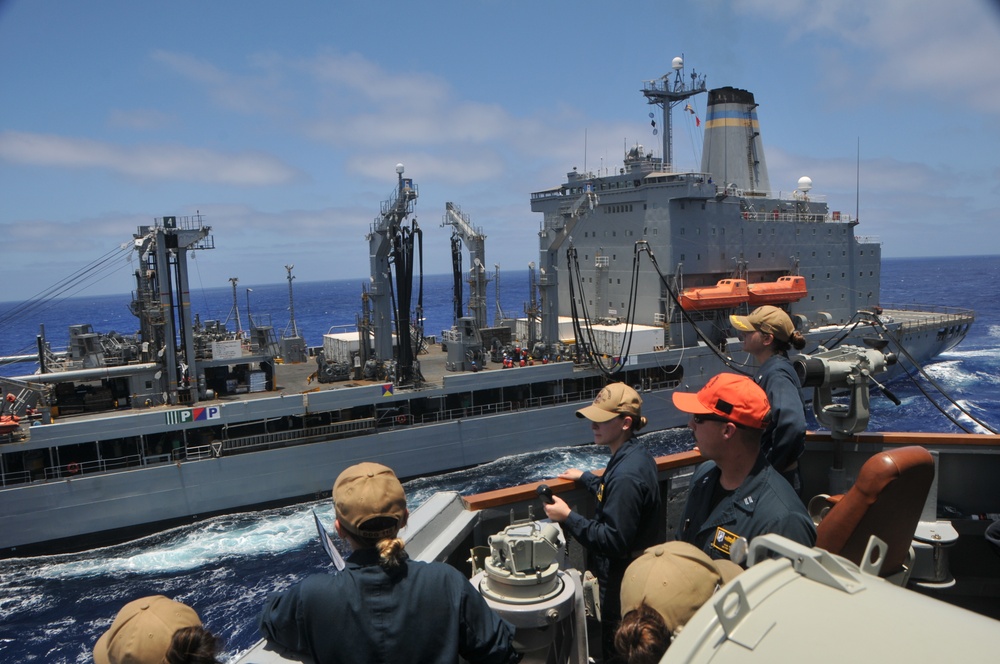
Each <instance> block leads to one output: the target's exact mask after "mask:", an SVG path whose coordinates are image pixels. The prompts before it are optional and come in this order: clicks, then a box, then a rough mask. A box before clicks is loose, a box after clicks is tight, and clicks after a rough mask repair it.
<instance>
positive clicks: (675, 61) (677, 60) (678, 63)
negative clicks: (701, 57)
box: [670, 56, 684, 71]
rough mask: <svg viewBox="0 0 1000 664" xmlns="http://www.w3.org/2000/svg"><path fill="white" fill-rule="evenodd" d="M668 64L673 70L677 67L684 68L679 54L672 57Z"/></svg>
mask: <svg viewBox="0 0 1000 664" xmlns="http://www.w3.org/2000/svg"><path fill="white" fill-rule="evenodd" d="M670 66H671V67H672V68H673V69H674V71H677V70H678V69H684V58H682V57H680V56H678V57H676V58H674V59H673V61H672V62H671V63H670Z"/></svg>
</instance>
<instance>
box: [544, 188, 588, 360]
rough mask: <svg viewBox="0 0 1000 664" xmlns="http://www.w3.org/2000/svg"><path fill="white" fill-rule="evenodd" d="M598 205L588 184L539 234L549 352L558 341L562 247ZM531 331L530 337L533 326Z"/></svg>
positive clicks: (545, 332)
mask: <svg viewBox="0 0 1000 664" xmlns="http://www.w3.org/2000/svg"><path fill="white" fill-rule="evenodd" d="M598 202H599V201H598V197H597V193H596V192H595V191H594V186H593V184H591V183H589V182H588V183H587V184H585V185H584V187H583V193H582V194H581V195H580V196H579V197H578V198H576V199H575V200H573V202H572V203H570V204H569V205H567V206H565V207H564V208H563V209H561V210H560V213H559V214H558V215H551V216H548V218H547V219H546V220H545V224H544V226H543V228H542V230H541V231H539V233H538V238H539V254H540V256H539V260H540V262H541V264H540V266H539V272H540V275H539V280H538V290H539V293H540V295H541V300H542V310H541V318H542V341H543V343H544V344H545V345H546V348H545V351H546V352H548V351H551V350H552V349H553V348H552V347H553V346H554V345H555V344H556V343H557V342H558V341H559V278H558V275H559V251H560V249H561V248H562V246H563V243H565V242H566V240H567V239H570V234H571V233H572V232H573V229H574V228H575V227H576V225H577V224H578V223H579V222H580V220H581V219H583V218H584V217H586V216H587V215H589V214H590V213H591V212H593V211H594V209H595V208H596V207H597V204H598ZM528 327H529V334H530V331H531V330H532V329H533V325H530V324H529V326H528Z"/></svg>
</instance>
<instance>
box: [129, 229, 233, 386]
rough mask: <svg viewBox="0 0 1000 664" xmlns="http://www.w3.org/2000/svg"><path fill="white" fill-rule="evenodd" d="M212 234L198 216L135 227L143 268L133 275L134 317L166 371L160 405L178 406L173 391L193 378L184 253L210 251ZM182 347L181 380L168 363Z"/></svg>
mask: <svg viewBox="0 0 1000 664" xmlns="http://www.w3.org/2000/svg"><path fill="white" fill-rule="evenodd" d="M211 231H212V228H211V227H210V226H205V225H204V224H203V223H202V215H200V214H197V215H194V216H193V217H180V218H178V217H163V219H162V220H161V223H159V224H155V225H153V226H140V227H139V232H138V233H136V234H135V235H134V236H133V240H134V243H133V246H134V248H135V250H136V251H137V252H138V253H139V255H140V256H141V257H142V264H143V267H142V268H140V269H139V270H137V271H136V282H137V298H138V301H137V302H135V303H133V313H134V314H135V315H136V316H137V317H138V318H139V321H140V325H141V328H142V338H143V339H149V340H151V341H152V342H153V346H154V347H155V348H159V349H160V350H159V352H158V353H157V355H158V356H159V357H162V358H167V359H165V360H164V361H163V362H164V365H165V366H164V369H165V370H166V376H165V379H166V383H165V385H164V389H163V394H164V395H165V397H164V401H166V402H167V403H169V404H171V405H175V404H177V403H179V402H180V397H179V393H178V391H179V389H182V388H186V386H185V385H184V383H187V382H188V381H189V380H190V377H191V376H197V375H198V370H197V367H196V358H195V348H194V331H193V326H192V320H191V298H190V287H189V286H188V267H187V252H188V251H194V250H201V249H214V248H215V242H214V240H213V238H212V235H211ZM172 274H173V275H174V278H173V279H171V275H172ZM178 333H179V335H178ZM178 336H179V338H180V340H179V342H178ZM181 348H183V355H184V361H185V362H186V363H187V374H188V375H187V376H183V375H181V371H179V369H178V366H177V362H175V361H174V360H173V359H172V358H176V357H177V356H178V350H179V349H181ZM197 392H198V391H197V390H191V391H190V395H191V396H190V402H191V404H195V403H197V401H198V393H197Z"/></svg>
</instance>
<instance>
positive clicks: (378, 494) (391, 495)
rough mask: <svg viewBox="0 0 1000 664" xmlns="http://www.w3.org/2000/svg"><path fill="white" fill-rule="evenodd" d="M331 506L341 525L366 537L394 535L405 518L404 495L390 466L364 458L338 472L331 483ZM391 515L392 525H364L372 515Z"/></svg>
mask: <svg viewBox="0 0 1000 664" xmlns="http://www.w3.org/2000/svg"><path fill="white" fill-rule="evenodd" d="M333 506H334V508H335V510H336V512H337V520H338V521H340V525H341V526H343V527H344V528H346V529H347V530H348V531H349V532H351V533H353V534H355V535H358V536H360V537H364V538H365V539H374V540H377V539H383V538H385V537H395V536H396V533H397V532H398V531H399V529H400V528H402V527H403V525H404V523H405V522H406V495H405V494H404V493H403V485H402V484H400V483H399V480H398V479H396V474H395V473H393V472H392V469H391V468H388V467H386V466H383V465H382V464H380V463H372V462H370V461H365V462H363V463H359V464H356V465H354V466H351V467H350V468H348V469H347V470H345V471H344V472H342V473H341V474H340V476H339V477H338V478H337V481H336V482H335V483H334V485H333ZM377 518H384V519H392V520H393V521H394V522H395V525H393V526H390V527H385V525H384V524H382V525H381V527H380V528H378V529H371V528H365V522H367V521H369V520H371V519H377Z"/></svg>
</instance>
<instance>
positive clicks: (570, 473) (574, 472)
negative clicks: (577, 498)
mask: <svg viewBox="0 0 1000 664" xmlns="http://www.w3.org/2000/svg"><path fill="white" fill-rule="evenodd" d="M581 477H583V471H582V470H580V469H579V468H570V469H569V470H564V471H562V472H561V473H559V479H561V480H573V481H574V482H575V481H577V480H578V479H580V478H581Z"/></svg>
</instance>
